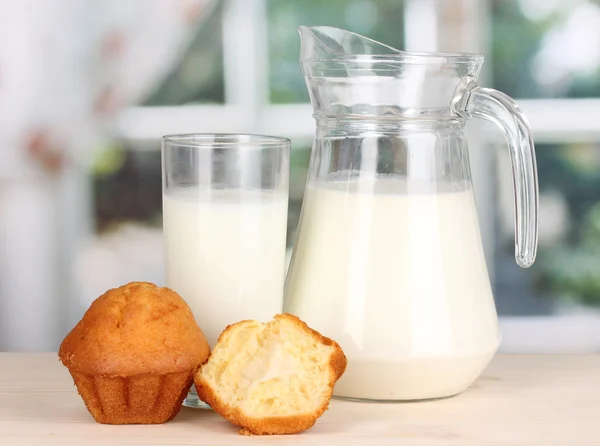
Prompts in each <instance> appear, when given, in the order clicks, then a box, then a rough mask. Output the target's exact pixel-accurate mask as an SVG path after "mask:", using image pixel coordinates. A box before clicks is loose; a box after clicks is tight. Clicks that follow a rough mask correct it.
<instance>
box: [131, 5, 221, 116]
mask: <svg viewBox="0 0 600 446" xmlns="http://www.w3.org/2000/svg"><path fill="white" fill-rule="evenodd" d="M222 9H223V7H222V2H219V6H217V7H216V8H215V9H214V11H212V13H211V14H210V15H209V16H208V17H206V18H204V19H203V20H202V21H201V22H200V23H199V24H198V31H197V32H196V35H195V36H194V38H193V39H192V41H191V42H190V45H189V48H188V49H187V50H186V52H185V53H184V55H183V57H182V59H181V61H180V62H179V63H177V64H176V65H175V66H174V67H173V69H172V70H171V72H170V73H169V75H168V76H167V78H166V79H165V80H164V81H163V82H162V83H161V84H160V85H159V86H158V87H157V89H156V90H155V91H154V92H153V93H151V94H150V96H149V97H148V99H147V100H146V101H145V103H144V104H142V105H185V104H199V103H217V104H223V103H224V102H225V86H224V78H223V41H222V38H221V17H222Z"/></svg>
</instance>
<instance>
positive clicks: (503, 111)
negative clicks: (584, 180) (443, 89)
mask: <svg viewBox="0 0 600 446" xmlns="http://www.w3.org/2000/svg"><path fill="white" fill-rule="evenodd" d="M461 90H462V92H460V91H459V92H458V93H459V94H458V95H457V97H456V98H457V100H456V102H455V104H454V105H455V111H456V112H457V113H459V114H460V115H463V116H464V115H466V116H472V117H475V118H482V119H485V120H487V121H490V122H493V123H494V124H496V125H497V126H498V127H500V129H501V130H502V132H503V133H504V137H505V138H506V142H507V143H508V149H509V152H510V161H511V165H512V179H513V187H514V194H515V214H516V223H515V259H516V261H517V263H518V264H519V266H520V267H522V268H528V267H530V266H531V265H532V264H533V262H534V260H535V255H536V251H537V241H538V178H537V166H536V162H535V149H534V146H533V136H532V134H531V128H530V126H529V122H528V121H527V118H526V117H525V115H524V114H523V113H522V112H521V110H520V109H519V107H518V105H517V104H516V103H515V101H513V100H512V98H510V97H509V96H507V95H506V94H504V93H502V92H500V91H497V90H493V89H491V88H482V87H479V86H477V85H476V84H475V83H474V82H466V84H463V86H462V88H461Z"/></svg>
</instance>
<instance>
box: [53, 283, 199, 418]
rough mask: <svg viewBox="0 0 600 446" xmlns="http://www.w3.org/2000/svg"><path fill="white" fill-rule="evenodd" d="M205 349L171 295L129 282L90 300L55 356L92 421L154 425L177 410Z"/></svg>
mask: <svg viewBox="0 0 600 446" xmlns="http://www.w3.org/2000/svg"><path fill="white" fill-rule="evenodd" d="M209 353H210V349H209V346H208V342H207V341H206V338H205V337H204V335H203V333H202V331H201V330H200V328H199V327H198V325H197V324H196V321H195V320H194V316H193V315H192V311H191V310H190V308H189V307H188V305H187V304H186V303H185V301H184V300H183V299H182V298H181V297H180V296H179V295H178V294H177V293H175V292H174V291H172V290H170V289H168V288H159V287H157V286H156V285H153V284H151V283H145V282H132V283H129V284H127V285H124V286H122V287H120V288H115V289H112V290H109V291H107V292H106V293H105V294H103V295H102V296H100V297H99V298H98V299H96V300H95V301H94V302H93V303H92V305H91V307H90V308H89V309H88V310H87V312H86V313H85V315H84V316H83V319H82V320H81V321H80V322H79V323H78V324H77V325H76V326H75V328H73V330H71V332H70V333H69V334H68V335H67V337H66V338H65V339H64V341H63V342H62V344H61V346H60V349H59V352H58V355H59V358H60V360H61V361H62V363H63V364H64V365H65V366H66V367H67V368H68V369H69V372H70V373H71V376H72V377H73V380H74V382H75V385H76V386H77V390H78V391H79V394H80V395H81V397H82V398H83V401H84V403H85V405H86V407H87V408H88V410H89V411H90V413H91V414H92V416H93V417H94V418H95V419H96V421H98V422H99V423H106V424H155V423H164V422H165V421H168V420H170V419H172V418H173V417H174V416H175V415H177V413H178V412H179V409H180V408H181V403H182V401H183V399H184V398H185V396H186V394H187V392H188V390H189V389H190V387H191V384H192V381H193V376H194V373H195V372H196V371H197V370H198V367H199V366H200V365H201V364H202V363H204V362H205V361H206V359H207V358H208V355H209Z"/></svg>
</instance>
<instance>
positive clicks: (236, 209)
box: [162, 134, 291, 407]
mask: <svg viewBox="0 0 600 446" xmlns="http://www.w3.org/2000/svg"><path fill="white" fill-rule="evenodd" d="M290 147H291V142H290V140H289V139H287V138H280V137H275V136H262V135H244V134H186V135H168V136H165V137H163V138H162V172H163V231H164V237H165V244H166V278H167V286H168V287H169V288H171V289H173V290H175V291H176V292H177V293H179V294H180V295H181V297H182V298H183V299H184V300H185V301H186V302H187V303H188V305H189V306H190V308H191V309H192V312H193V313H194V318H195V319H196V322H197V323H198V325H199V326H200V328H201V329H202V331H203V333H204V335H205V336H206V338H207V340H208V342H209V344H210V346H211V348H214V346H215V344H216V342H217V339H218V337H219V335H220V334H221V332H222V331H223V330H224V329H225V327H227V325H229V324H232V323H235V322H238V321H240V320H243V319H256V320H261V321H265V320H268V319H271V318H272V317H273V316H274V315H275V314H277V313H281V311H282V307H283V286H284V276H285V249H286V229H287V206H288V187H289V184H288V183H289V163H290ZM184 405H186V406H189V407H207V406H206V405H205V403H203V402H202V401H200V400H199V398H198V396H197V394H196V392H195V387H192V391H190V393H189V394H188V397H187V398H186V400H185V401H184Z"/></svg>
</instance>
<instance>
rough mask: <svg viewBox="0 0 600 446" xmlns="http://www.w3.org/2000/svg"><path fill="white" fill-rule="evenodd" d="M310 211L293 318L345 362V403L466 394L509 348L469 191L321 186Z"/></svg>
mask: <svg viewBox="0 0 600 446" xmlns="http://www.w3.org/2000/svg"><path fill="white" fill-rule="evenodd" d="M302 213H303V215H302V217H301V219H302V220H301V221H302V224H301V226H300V232H299V234H298V239H297V241H296V245H295V252H294V254H293V260H292V262H293V268H292V269H291V271H290V276H289V277H288V282H287V283H286V303H285V309H286V311H289V312H291V313H294V314H296V315H298V316H299V317H300V318H302V319H304V320H305V321H306V322H307V323H308V324H309V325H310V326H312V327H314V328H315V329H316V330H318V331H320V332H321V333H324V334H326V335H327V336H329V337H332V338H333V339H335V340H336V341H338V342H339V343H340V345H341V346H342V348H343V350H344V352H345V353H346V356H347V357H348V367H347V369H346V372H345V374H344V375H343V376H342V378H341V379H340V380H339V381H338V383H337V384H336V387H335V392H334V395H336V396H340V397H348V398H361V399H374V400H377V399H382V400H395V399H396V400H417V399H427V398H434V397H441V396H450V395H454V394H457V393H459V392H461V391H463V390H465V389H466V388H467V387H468V386H469V385H470V384H471V383H472V382H473V381H474V380H475V379H476V377H477V376H478V375H479V374H480V373H481V372H482V370H483V369H484V368H485V366H486V365H487V364H488V362H489V361H490V359H491V357H492V356H493V354H494V352H495V351H496V349H497V347H498V344H499V340H500V335H499V331H498V325H497V317H496V311H495V307H494V300H493V298H492V291H491V288H490V283H489V278H488V272H487V268H486V263H485V260H484V253H483V249H482V244H481V241H480V232H479V227H478V221H477V216H476V214H475V207H474V201H473V196H472V191H471V188H470V186H469V185H468V183H464V184H455V185H448V186H443V187H442V186H439V185H435V184H434V185H433V186H432V185H431V184H419V183H418V182H414V181H412V182H409V183H408V182H406V180H404V179H399V178H387V179H386V178H383V179H377V180H375V179H373V178H370V179H369V178H366V179H365V178H360V179H353V180H344V181H322V180H321V181H318V180H314V181H312V182H311V183H310V184H309V185H308V186H307V190H306V193H305V199H304V205H303V209H302ZM315 216H318V218H314V217H315Z"/></svg>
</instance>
